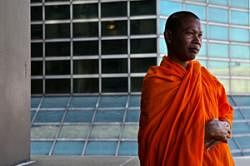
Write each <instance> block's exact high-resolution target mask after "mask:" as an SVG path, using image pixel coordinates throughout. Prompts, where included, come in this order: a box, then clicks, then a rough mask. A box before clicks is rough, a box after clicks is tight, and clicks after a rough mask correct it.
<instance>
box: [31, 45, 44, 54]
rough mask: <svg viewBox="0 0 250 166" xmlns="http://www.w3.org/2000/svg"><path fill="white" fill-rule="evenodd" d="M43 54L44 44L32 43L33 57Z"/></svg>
mask: <svg viewBox="0 0 250 166" xmlns="http://www.w3.org/2000/svg"><path fill="white" fill-rule="evenodd" d="M42 56H43V44H42V43H31V57H42Z"/></svg>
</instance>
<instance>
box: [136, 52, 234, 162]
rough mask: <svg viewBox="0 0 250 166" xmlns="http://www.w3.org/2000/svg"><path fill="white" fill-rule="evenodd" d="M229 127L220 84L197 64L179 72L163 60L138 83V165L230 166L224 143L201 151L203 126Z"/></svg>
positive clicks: (229, 115)
mask: <svg viewBox="0 0 250 166" xmlns="http://www.w3.org/2000/svg"><path fill="white" fill-rule="evenodd" d="M216 118H217V119H221V120H227V121H228V122H229V123H230V124H232V119H233V109H232V107H231V106H230V104H229V103H228V101H227V96H226V94H225V90H224V88H223V85H222V84H221V83H220V82H219V81H218V80H217V79H216V78H215V77H214V76H213V75H211V74H210V73H209V72H208V71H207V70H206V69H205V68H204V67H202V66H201V65H200V63H199V62H198V61H195V60H194V61H190V62H189V64H188V66H187V68H186V69H185V68H184V67H183V66H181V65H180V64H177V63H175V62H173V61H172V60H170V58H168V57H164V58H163V61H162V62H161V65H160V66H153V67H151V68H150V69H149V70H148V73H147V75H146V76H145V78H144V81H143V89H142V99H141V115H140V126H139V134H138V143H139V152H138V153H139V159H140V163H141V166H233V165H234V161H233V159H232V155H231V153H230V150H229V146H228V144H227V143H219V144H216V145H215V146H214V147H213V148H211V149H210V150H207V149H206V148H205V144H204V133H205V124H206V122H208V121H209V120H212V119H216Z"/></svg>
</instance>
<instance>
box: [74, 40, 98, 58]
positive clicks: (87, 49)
mask: <svg viewBox="0 0 250 166" xmlns="http://www.w3.org/2000/svg"><path fill="white" fill-rule="evenodd" d="M73 47H74V48H73V49H74V55H77V56H81V55H98V50H99V49H98V41H77V42H74V43H73Z"/></svg>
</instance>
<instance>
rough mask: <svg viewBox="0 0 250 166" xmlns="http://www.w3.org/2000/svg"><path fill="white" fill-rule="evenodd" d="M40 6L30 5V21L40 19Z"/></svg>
mask: <svg viewBox="0 0 250 166" xmlns="http://www.w3.org/2000/svg"><path fill="white" fill-rule="evenodd" d="M42 19H43V15H42V6H32V7H31V21H42Z"/></svg>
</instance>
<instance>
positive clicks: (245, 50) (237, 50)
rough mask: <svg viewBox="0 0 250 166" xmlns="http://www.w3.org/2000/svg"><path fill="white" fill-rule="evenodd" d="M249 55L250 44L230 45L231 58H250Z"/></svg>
mask: <svg viewBox="0 0 250 166" xmlns="http://www.w3.org/2000/svg"><path fill="white" fill-rule="evenodd" d="M249 55H250V50H249V46H241V45H230V57H231V58H236V59H238V58H240V59H249V57H250V56H249Z"/></svg>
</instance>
